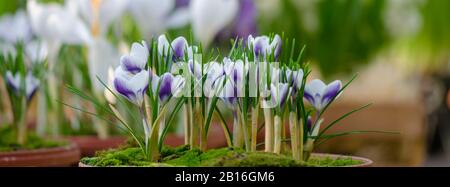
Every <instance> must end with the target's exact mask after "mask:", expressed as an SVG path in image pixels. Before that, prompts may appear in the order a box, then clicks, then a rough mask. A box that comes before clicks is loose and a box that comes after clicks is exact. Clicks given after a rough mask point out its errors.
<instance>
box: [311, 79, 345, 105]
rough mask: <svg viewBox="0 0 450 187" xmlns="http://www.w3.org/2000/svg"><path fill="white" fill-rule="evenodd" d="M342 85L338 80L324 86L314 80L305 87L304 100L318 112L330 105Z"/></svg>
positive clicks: (319, 81)
mask: <svg viewBox="0 0 450 187" xmlns="http://www.w3.org/2000/svg"><path fill="white" fill-rule="evenodd" d="M341 87H342V83H341V81H339V80H336V81H333V82H331V83H330V84H328V85H326V84H325V83H323V82H322V81H321V80H319V79H314V80H312V81H311V82H310V83H308V84H307V85H306V86H305V98H306V100H308V102H309V103H310V104H311V105H312V106H313V107H314V108H315V109H316V110H318V111H322V109H323V108H324V107H325V106H327V105H328V103H330V102H331V101H332V100H333V98H335V97H337V94H338V93H339V91H340V90H341Z"/></svg>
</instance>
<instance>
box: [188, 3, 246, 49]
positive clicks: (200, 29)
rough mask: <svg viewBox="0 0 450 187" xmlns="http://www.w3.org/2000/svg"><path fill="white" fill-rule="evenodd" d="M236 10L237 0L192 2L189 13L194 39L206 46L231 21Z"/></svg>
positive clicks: (237, 7) (237, 6) (237, 8)
mask: <svg viewBox="0 0 450 187" xmlns="http://www.w3.org/2000/svg"><path fill="white" fill-rule="evenodd" d="M238 10H239V2H238V1H237V0H192V2H191V4H190V12H191V22H192V30H193V32H194V35H195V38H196V39H197V40H199V41H200V42H202V45H203V46H208V45H209V44H210V43H211V42H212V40H213V39H214V37H215V36H216V35H217V33H219V31H221V30H222V29H223V28H225V27H226V26H227V25H229V24H230V23H231V22H232V21H233V19H234V18H235V17H236V15H237V13H238Z"/></svg>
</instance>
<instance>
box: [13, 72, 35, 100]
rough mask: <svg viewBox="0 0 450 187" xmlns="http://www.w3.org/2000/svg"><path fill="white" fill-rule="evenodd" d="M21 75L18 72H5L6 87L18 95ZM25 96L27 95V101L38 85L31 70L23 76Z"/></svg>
mask: <svg viewBox="0 0 450 187" xmlns="http://www.w3.org/2000/svg"><path fill="white" fill-rule="evenodd" d="M22 80H23V78H22V76H21V75H20V73H16V74H15V75H13V74H12V72H11V71H7V72H6V82H7V85H8V87H9V88H10V89H11V90H12V91H13V92H14V93H15V94H16V95H20V93H21V90H23V89H21V84H22ZM24 83H25V96H26V97H27V101H29V100H31V98H32V97H33V95H34V94H35V93H36V91H37V88H38V86H39V83H40V81H39V79H37V78H36V77H34V76H33V74H32V73H31V72H28V73H27V75H26V77H25V82H24Z"/></svg>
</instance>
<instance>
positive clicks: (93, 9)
mask: <svg viewBox="0 0 450 187" xmlns="http://www.w3.org/2000/svg"><path fill="white" fill-rule="evenodd" d="M72 1H74V2H76V6H77V10H78V13H80V14H81V16H82V18H83V19H84V20H85V21H86V23H87V25H89V26H90V27H91V31H92V34H93V35H94V36H95V35H105V34H106V32H107V31H108V28H109V26H110V25H111V24H112V23H113V22H114V21H117V20H119V18H120V17H121V16H122V15H123V14H124V13H125V10H126V8H127V7H128V3H129V2H130V1H129V0H106V1H105V0H103V1H102V0H72Z"/></svg>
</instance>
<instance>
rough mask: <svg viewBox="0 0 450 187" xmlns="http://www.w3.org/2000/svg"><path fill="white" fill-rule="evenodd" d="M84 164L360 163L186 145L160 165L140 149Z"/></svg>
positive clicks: (165, 151) (100, 154) (98, 157)
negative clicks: (302, 158) (151, 160)
mask: <svg viewBox="0 0 450 187" xmlns="http://www.w3.org/2000/svg"><path fill="white" fill-rule="evenodd" d="M81 162H82V163H84V164H87V165H91V166H102V167H103V166H150V167H154V166H191V167H197V166H218V167H221V166H225V167H226V166H230V167H233V166H237V167H327V166H348V165H356V164H361V163H362V162H361V161H359V160H353V159H351V158H350V157H342V158H337V159H334V158H329V157H322V158H319V157H312V158H311V159H309V160H308V162H302V161H296V160H294V159H292V158H291V157H289V156H285V155H277V154H273V153H265V152H245V151H243V150H242V149H236V148H221V149H212V150H209V151H207V152H202V151H200V150H198V149H193V150H189V149H188V147H187V146H182V147H177V148H164V149H163V150H162V151H161V158H160V161H159V163H153V162H149V161H147V160H146V158H145V157H144V154H143V153H142V151H141V150H140V149H139V148H135V147H133V148H126V147H124V148H120V149H116V150H108V151H102V152H98V153H97V155H96V156H95V157H90V158H87V157H86V158H83V159H81Z"/></svg>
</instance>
